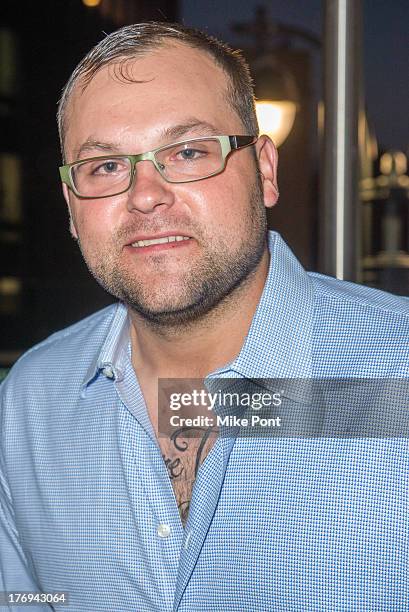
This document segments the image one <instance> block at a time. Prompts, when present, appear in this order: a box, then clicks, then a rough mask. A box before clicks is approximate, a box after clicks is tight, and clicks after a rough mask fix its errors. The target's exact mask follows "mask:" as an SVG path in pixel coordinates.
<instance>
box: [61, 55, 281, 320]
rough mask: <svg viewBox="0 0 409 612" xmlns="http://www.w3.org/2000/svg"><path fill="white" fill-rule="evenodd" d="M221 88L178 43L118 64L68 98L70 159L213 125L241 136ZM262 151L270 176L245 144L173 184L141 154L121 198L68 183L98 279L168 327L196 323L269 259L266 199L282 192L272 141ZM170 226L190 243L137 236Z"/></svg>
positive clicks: (78, 231) (194, 133) (207, 67)
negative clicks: (81, 193) (83, 193)
mask: <svg viewBox="0 0 409 612" xmlns="http://www.w3.org/2000/svg"><path fill="white" fill-rule="evenodd" d="M121 75H122V76H121ZM124 76H125V78H124ZM126 77H128V78H126ZM226 88H227V78H226V76H225V74H224V73H223V71H222V70H221V69H220V68H219V67H217V66H216V65H215V63H214V62H213V60H212V59H211V58H210V57H208V56H207V54H205V53H203V52H200V51H197V50H195V49H191V48H190V47H188V46H186V45H182V44H174V45H167V46H166V47H162V48H159V49H157V50H155V51H153V52H151V53H149V54H148V55H146V56H145V57H142V58H138V59H136V60H129V61H128V62H127V63H126V64H125V65H123V66H122V72H120V69H119V66H118V65H110V66H106V67H104V68H102V69H101V70H100V71H99V72H98V73H97V74H96V75H95V77H94V78H93V79H92V81H91V83H90V84H89V85H88V86H87V88H86V89H85V91H84V92H81V90H80V88H77V89H76V90H75V91H74V93H73V95H72V98H71V100H70V103H69V106H68V109H67V110H68V116H67V125H68V129H67V135H66V143H65V146H66V156H67V161H68V162H71V161H75V160H77V159H81V158H86V157H94V156H98V155H110V154H121V153H122V154H136V153H141V152H145V151H149V150H151V149H154V148H157V147H160V146H163V145H166V144H171V143H172V142H176V141H180V140H187V139H189V138H194V137H200V136H206V135H209V134H210V135H211V134H212V133H213V134H244V133H245V130H244V128H243V126H242V124H241V121H240V120H239V118H238V117H237V116H236V114H235V113H234V112H233V110H232V109H231V107H230V106H229V104H228V103H227V101H226ZM257 151H258V152H259V157H260V159H261V163H260V169H261V171H262V172H263V175H264V180H261V178H260V176H259V175H258V174H257V164H256V161H255V159H254V155H253V152H252V151H251V149H250V148H246V149H243V150H239V151H237V152H234V153H232V154H231V156H230V158H229V160H228V162H227V166H226V168H225V170H224V172H222V173H221V174H219V175H217V176H214V177H210V178H207V179H203V180H200V181H197V182H194V183H185V184H170V183H167V182H166V181H165V180H164V179H163V178H162V177H161V176H160V174H159V172H158V171H157V170H156V169H155V167H154V165H153V164H152V162H150V161H143V162H139V163H138V164H137V166H136V174H137V176H136V179H135V180H134V183H133V186H132V187H131V189H130V190H129V191H128V192H126V193H123V194H121V195H118V196H113V197H109V198H104V199H95V200H81V199H78V198H76V197H75V196H74V194H73V193H71V192H70V191H69V190H66V189H65V196H66V198H67V200H69V207H70V212H71V231H72V233H73V235H74V236H75V237H76V238H78V240H79V243H80V247H81V250H82V253H83V256H84V259H85V261H86V263H87V265H88V267H89V269H90V271H91V273H92V274H93V275H94V276H95V278H96V279H97V280H98V282H100V283H101V285H102V286H103V287H104V288H105V289H107V290H108V291H109V292H110V293H112V294H113V295H115V296H116V297H118V298H119V299H122V300H123V301H124V302H125V303H127V304H129V306H130V307H131V308H133V309H134V311H135V312H137V313H139V314H140V315H142V316H143V317H144V318H146V319H148V320H150V321H152V322H156V323H157V324H162V325H179V324H185V323H186V322H188V321H191V320H195V319H197V318H198V317H200V316H201V315H203V314H205V313H207V312H208V311H209V310H211V309H212V308H213V307H214V306H216V305H217V304H219V303H220V302H221V301H222V300H223V299H224V298H225V297H226V296H228V295H230V294H232V292H234V290H235V289H236V288H237V287H238V286H240V285H242V284H243V283H244V282H245V281H246V280H247V279H249V278H251V277H252V276H253V275H254V273H255V272H256V271H257V269H258V267H259V264H260V261H261V260H262V258H266V246H265V232H266V221H265V211H264V205H273V203H274V202H275V200H276V198H277V194H276V190H275V182H274V181H275V157H274V155H275V152H274V147H273V146H272V144H271V142H268V141H267V142H263V141H260V142H259V143H258V144H257ZM263 151H264V153H263ZM266 177H267V178H266ZM266 181H267V182H268V187H267V190H266V188H265V185H266ZM263 185H264V191H263ZM266 194H267V195H266ZM263 200H264V201H263ZM168 235H179V236H184V237H188V238H189V240H183V241H176V242H170V243H166V244H159V245H154V246H147V247H146V246H144V247H141V246H137V245H136V243H137V241H140V240H147V239H155V238H158V237H164V236H168Z"/></svg>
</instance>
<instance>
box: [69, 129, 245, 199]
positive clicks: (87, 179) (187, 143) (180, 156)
mask: <svg viewBox="0 0 409 612" xmlns="http://www.w3.org/2000/svg"><path fill="white" fill-rule="evenodd" d="M256 141H257V136H210V137H204V138H192V139H191V140H183V141H182V142H175V143H173V144H170V145H166V146H164V147H159V148H158V149H154V150H153V151H147V152H146V153H140V154H139V155H107V156H105V155H104V156H103V157H90V158H88V159H81V160H79V161H76V162H73V163H72V164H66V165H65V166H61V167H60V169H59V170H60V176H61V180H62V182H63V183H65V184H66V185H68V187H69V188H70V189H71V190H72V191H73V192H74V193H75V195H76V196H77V197H78V198H83V199H87V198H89V199H96V198H109V197H110V196H115V195H119V194H121V193H124V192H125V191H128V189H130V187H131V185H132V183H133V180H134V178H135V175H136V164H137V163H138V162H141V161H145V160H149V161H151V162H152V163H153V165H154V166H155V168H156V170H157V171H158V172H159V173H160V175H161V176H162V177H163V178H164V179H165V181H167V182H168V183H191V182H193V181H200V180H201V179H205V178H208V177H209V176H214V175H215V174H220V172H223V170H224V169H225V167H226V163H227V157H228V155H229V154H230V153H231V152H232V151H236V150H237V149H241V148H243V147H248V146H250V145H252V144H254V143H255V142H256Z"/></svg>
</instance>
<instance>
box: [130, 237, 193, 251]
mask: <svg viewBox="0 0 409 612" xmlns="http://www.w3.org/2000/svg"><path fill="white" fill-rule="evenodd" d="M185 240H190V236H185V235H183V234H173V235H171V236H170V235H168V236H159V237H155V238H143V239H139V240H135V241H134V242H131V244H130V246H132V247H134V248H142V247H148V246H155V245H158V244H170V243H173V242H183V241H185Z"/></svg>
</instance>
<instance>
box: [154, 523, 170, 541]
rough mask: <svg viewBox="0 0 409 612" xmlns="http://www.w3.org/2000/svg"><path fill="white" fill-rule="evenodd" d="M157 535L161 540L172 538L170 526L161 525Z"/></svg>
mask: <svg viewBox="0 0 409 612" xmlns="http://www.w3.org/2000/svg"><path fill="white" fill-rule="evenodd" d="M157 533H158V536H159V537H160V538H168V537H169V536H170V525H166V524H165V523H162V524H161V525H159V527H158V531H157Z"/></svg>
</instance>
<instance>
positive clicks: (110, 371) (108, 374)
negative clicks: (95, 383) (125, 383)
mask: <svg viewBox="0 0 409 612" xmlns="http://www.w3.org/2000/svg"><path fill="white" fill-rule="evenodd" d="M102 373H103V375H104V376H106V377H107V378H115V374H114V371H113V369H112V368H111V366H106V367H105V368H103V370H102Z"/></svg>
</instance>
